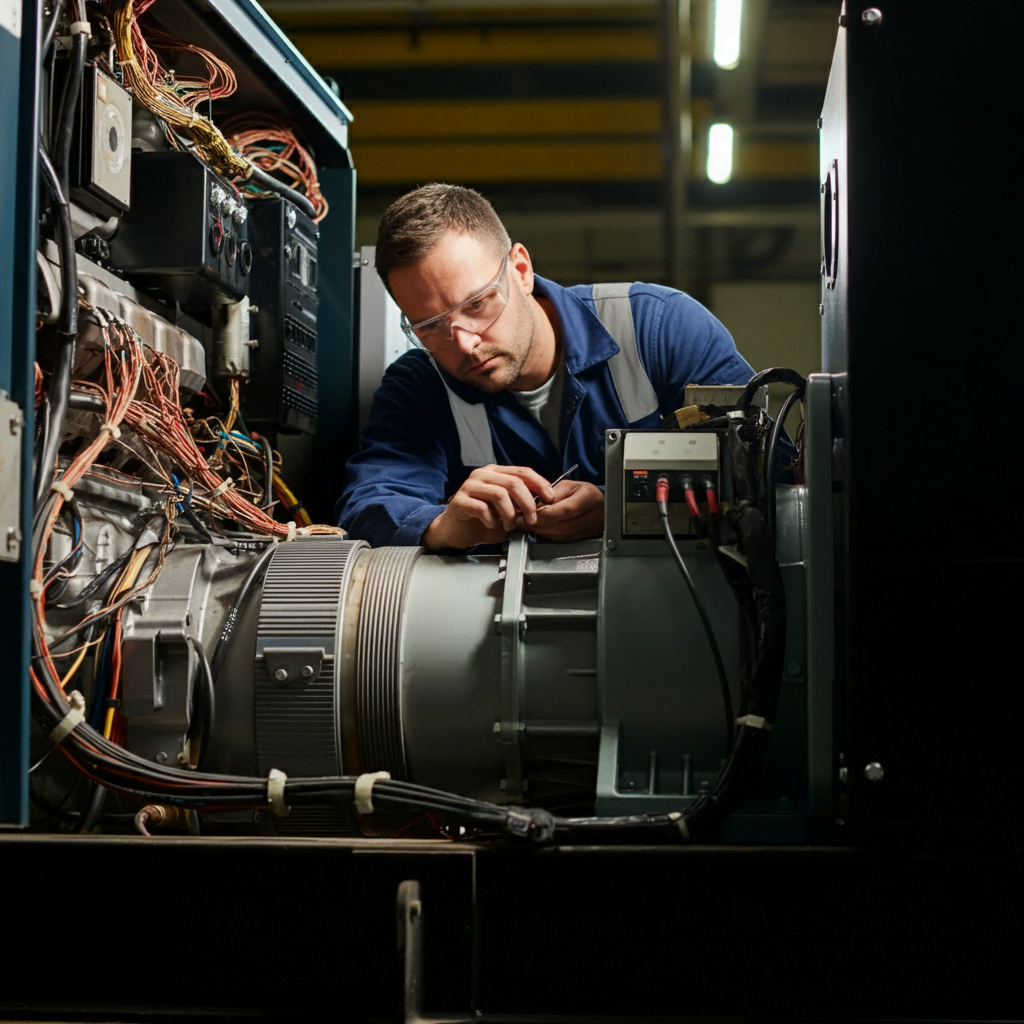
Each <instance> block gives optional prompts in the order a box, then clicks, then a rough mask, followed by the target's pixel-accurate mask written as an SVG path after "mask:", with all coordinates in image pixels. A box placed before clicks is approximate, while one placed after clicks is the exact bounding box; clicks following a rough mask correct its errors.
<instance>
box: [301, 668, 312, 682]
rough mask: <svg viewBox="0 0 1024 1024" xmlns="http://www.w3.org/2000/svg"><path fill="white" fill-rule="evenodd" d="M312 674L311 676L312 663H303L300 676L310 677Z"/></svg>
mask: <svg viewBox="0 0 1024 1024" xmlns="http://www.w3.org/2000/svg"><path fill="white" fill-rule="evenodd" d="M312 676H313V666H312V665H303V666H302V678H303V679H311V678H312Z"/></svg>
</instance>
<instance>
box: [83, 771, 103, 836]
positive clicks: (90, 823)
mask: <svg viewBox="0 0 1024 1024" xmlns="http://www.w3.org/2000/svg"><path fill="white" fill-rule="evenodd" d="M106 802H107V787H106V786H101V785H100V784H99V783H96V785H95V786H93V790H92V799H91V800H90V801H89V810H88V811H86V813H85V817H83V818H82V824H81V825H80V826H79V828H78V831H79V832H91V831H92V830H93V829H94V828H95V827H96V824H97V823H98V822H99V820H100V815H101V814H102V813H103V805H104V804H105V803H106Z"/></svg>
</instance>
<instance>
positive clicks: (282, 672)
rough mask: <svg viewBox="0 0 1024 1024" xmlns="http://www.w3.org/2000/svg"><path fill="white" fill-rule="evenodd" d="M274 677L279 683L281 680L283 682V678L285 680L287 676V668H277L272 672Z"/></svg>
mask: <svg viewBox="0 0 1024 1024" xmlns="http://www.w3.org/2000/svg"><path fill="white" fill-rule="evenodd" d="M274 678H275V679H276V680H277V681H278V682H279V683H283V682H284V681H285V680H286V679H287V678H288V670H287V669H283V668H279V669H278V670H277V671H276V672H275V673H274Z"/></svg>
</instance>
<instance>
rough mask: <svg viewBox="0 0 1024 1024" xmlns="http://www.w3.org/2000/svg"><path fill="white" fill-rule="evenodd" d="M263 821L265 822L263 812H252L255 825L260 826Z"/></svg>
mask: <svg viewBox="0 0 1024 1024" xmlns="http://www.w3.org/2000/svg"><path fill="white" fill-rule="evenodd" d="M262 820H263V812H262V811H253V812H252V821H253V824H254V825H258V824H259V823H260V822H261V821H262Z"/></svg>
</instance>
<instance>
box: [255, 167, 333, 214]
mask: <svg viewBox="0 0 1024 1024" xmlns="http://www.w3.org/2000/svg"><path fill="white" fill-rule="evenodd" d="M245 180H246V181H249V182H252V184H253V185H259V187H260V188H262V189H263V190H264V191H266V192H276V193H277V194H278V195H279V196H282V197H283V198H284V199H287V200H288V202H290V203H294V204H295V205H296V206H297V207H298V208H299V209H300V210H301V211H302V212H303V213H304V214H305V215H306V216H307V217H308V218H309V219H310V220H315V219H316V207H315V206H314V205H313V204H312V203H311V202H310V201H309V200H308V199H307V198H306V197H305V196H304V195H303V194H302V193H301V192H296V191H295V189H293V188H289V187H288V186H287V185H286V184H285V183H284V182H283V181H278V180H277V178H275V177H274V176H273V175H272V174H268V173H267V172H266V171H265V170H263V168H262V167H257V166H256V165H255V164H253V168H252V174H250V175H249V177H248V178H246V179H245Z"/></svg>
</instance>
